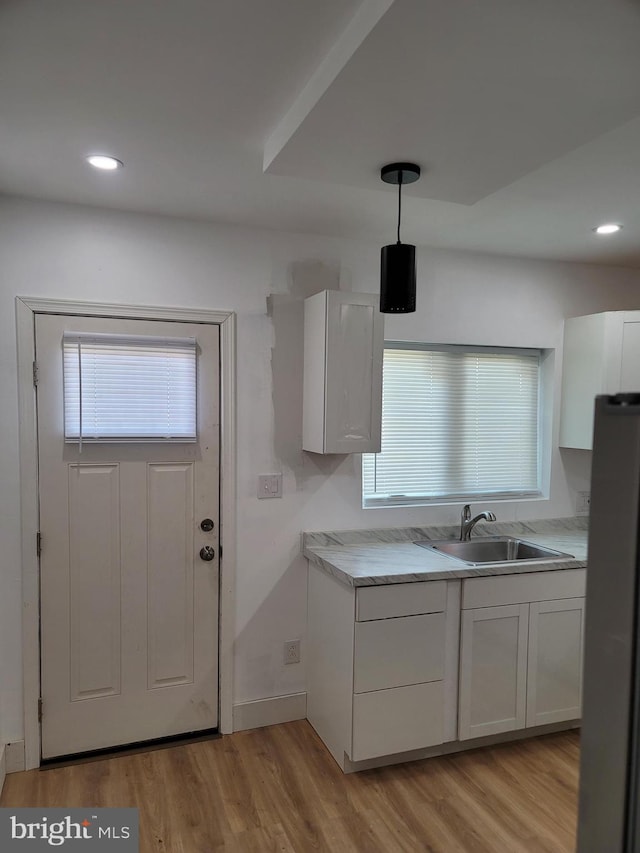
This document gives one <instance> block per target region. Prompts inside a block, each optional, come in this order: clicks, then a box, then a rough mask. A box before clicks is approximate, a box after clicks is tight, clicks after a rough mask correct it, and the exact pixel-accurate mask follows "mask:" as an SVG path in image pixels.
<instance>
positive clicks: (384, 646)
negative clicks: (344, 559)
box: [307, 565, 586, 771]
mask: <svg viewBox="0 0 640 853" xmlns="http://www.w3.org/2000/svg"><path fill="white" fill-rule="evenodd" d="M585 578H586V572H585V569H577V570H563V571H557V572H554V571H547V572H530V573H526V574H519V575H504V576H494V577H485V578H470V579H465V580H463V581H459V580H452V581H425V582H422V581H419V582H415V583H405V584H389V585H380V586H370V587H362V588H359V589H354V588H353V587H350V586H347V585H346V584H344V583H342V582H341V581H339V580H338V579H336V578H335V577H333V576H331V575H329V574H327V573H326V572H324V571H323V570H322V569H320V568H317V567H315V566H313V565H310V567H309V590H308V643H307V650H308V681H307V717H308V719H309V721H310V723H311V724H312V725H313V727H314V728H315V730H316V731H317V732H318V734H319V735H320V737H321V738H322V740H323V741H324V743H325V744H326V746H327V747H328V749H329V750H330V752H331V754H332V755H333V756H334V758H335V759H336V761H337V762H338V764H339V765H340V767H341V768H342V769H343V770H347V771H351V770H357V769H360V767H362V766H369V765H360V766H354V763H357V762H364V761H368V760H374V759H382V758H384V757H385V756H399V755H401V754H402V753H409V752H413V751H416V750H418V751H419V750H424V751H425V752H427V750H428V751H429V752H428V753H427V754H434V751H437V750H434V749H433V748H434V747H435V748H437V747H440V746H442V750H443V751H445V752H446V751H451V749H452V748H455V742H456V741H464V740H470V739H472V738H482V737H487V736H496V735H499V734H501V733H502V732H509V731H515V730H518V729H526V728H533V727H536V726H542V725H546V724H549V723H561V722H564V721H571V720H575V719H577V718H579V717H580V694H581V688H582V634H583V612H584V592H585ZM414 757H415V756H414ZM397 760H400V759H399V758H398V759H397ZM373 763H374V764H375V761H374V762H373Z"/></svg>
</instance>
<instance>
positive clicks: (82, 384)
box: [62, 334, 197, 444]
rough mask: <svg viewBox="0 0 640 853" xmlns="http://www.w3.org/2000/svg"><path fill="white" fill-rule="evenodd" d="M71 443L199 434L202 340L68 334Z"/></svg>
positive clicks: (66, 362)
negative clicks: (199, 350) (198, 346)
mask: <svg viewBox="0 0 640 853" xmlns="http://www.w3.org/2000/svg"><path fill="white" fill-rule="evenodd" d="M62 348H63V371H64V373H63V375H64V434H65V441H67V442H80V444H82V442H99V441H104V442H114V441H180V442H191V441H195V440H196V438H197V428H196V422H197V420H196V387H197V376H196V372H197V362H196V340H195V338H154V337H131V336H122V337H117V336H114V335H82V334H65V335H64V339H63V347H62Z"/></svg>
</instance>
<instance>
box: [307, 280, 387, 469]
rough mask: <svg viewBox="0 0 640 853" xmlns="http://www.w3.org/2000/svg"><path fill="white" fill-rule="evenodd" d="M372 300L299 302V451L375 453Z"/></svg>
mask: <svg viewBox="0 0 640 853" xmlns="http://www.w3.org/2000/svg"><path fill="white" fill-rule="evenodd" d="M378 300H379V297H378V295H377V294H373V293H348V292H345V291H340V290H324V291H322V292H321V293H316V294H315V295H314V296H310V297H309V298H308V299H305V312H304V409H303V425H302V433H303V437H302V448H303V450H310V451H312V452H314V453H377V452H379V451H380V431H381V416H382V415H381V413H382V355H383V350H384V321H383V317H382V314H381V313H380V311H379V310H378Z"/></svg>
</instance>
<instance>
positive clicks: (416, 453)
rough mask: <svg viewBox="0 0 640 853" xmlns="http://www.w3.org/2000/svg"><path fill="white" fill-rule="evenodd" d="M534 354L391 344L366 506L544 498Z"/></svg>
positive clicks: (367, 461) (366, 473)
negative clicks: (379, 447)
mask: <svg viewBox="0 0 640 853" xmlns="http://www.w3.org/2000/svg"><path fill="white" fill-rule="evenodd" d="M539 364H540V353H539V351H536V350H500V351H498V350H493V349H483V348H476V349H474V350H471V349H470V348H467V347H456V346H451V347H441V348H438V349H435V348H428V347H426V346H425V345H420V344H415V345H412V344H408V343H402V344H389V343H388V344H387V345H386V347H385V353H384V368H383V395H382V450H381V452H380V453H375V454H374V453H367V454H363V457H362V482H363V505H364V506H375V505H393V504H415V503H427V502H429V501H436V500H447V499H450V500H456V499H467V498H468V499H471V498H475V497H480V496H483V497H494V498H495V497H504V498H508V497H516V496H517V497H522V496H534V495H538V494H540V473H539V472H540V461H539V456H540V448H539V423H538V422H539V405H538V404H539V372H540V371H539Z"/></svg>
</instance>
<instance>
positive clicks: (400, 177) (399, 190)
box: [398, 171, 402, 243]
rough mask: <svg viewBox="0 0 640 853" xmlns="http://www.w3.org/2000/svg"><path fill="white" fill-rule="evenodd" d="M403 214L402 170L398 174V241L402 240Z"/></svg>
mask: <svg viewBox="0 0 640 853" xmlns="http://www.w3.org/2000/svg"><path fill="white" fill-rule="evenodd" d="M401 215H402V171H400V174H399V176H398V243H399V242H400V217H401Z"/></svg>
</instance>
